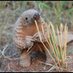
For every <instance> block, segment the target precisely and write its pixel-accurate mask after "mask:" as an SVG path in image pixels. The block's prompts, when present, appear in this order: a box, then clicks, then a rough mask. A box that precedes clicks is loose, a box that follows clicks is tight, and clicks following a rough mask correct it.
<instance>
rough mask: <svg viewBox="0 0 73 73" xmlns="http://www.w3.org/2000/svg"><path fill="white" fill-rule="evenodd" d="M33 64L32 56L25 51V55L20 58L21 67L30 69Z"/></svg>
mask: <svg viewBox="0 0 73 73" xmlns="http://www.w3.org/2000/svg"><path fill="white" fill-rule="evenodd" d="M30 64H31V59H30V55H29V54H28V53H27V52H26V51H23V53H22V54H21V56H20V65H21V66H23V67H28V66H30Z"/></svg>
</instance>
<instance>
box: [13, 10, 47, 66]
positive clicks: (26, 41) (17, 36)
mask: <svg viewBox="0 0 73 73" xmlns="http://www.w3.org/2000/svg"><path fill="white" fill-rule="evenodd" d="M35 20H36V21H37V23H38V27H39V30H40V32H41V31H42V28H41V25H43V26H44V29H45V28H46V26H45V24H44V23H45V21H42V17H41V16H40V13H39V12H38V11H37V10H35V9H29V10H26V11H24V12H23V14H22V15H21V16H20V17H19V18H18V20H17V21H16V23H15V26H14V37H13V40H14V42H15V45H16V46H17V47H18V48H19V49H21V50H22V53H21V57H20V58H21V59H22V61H20V63H21V64H22V65H23V66H25V65H24V63H25V64H27V65H29V64H30V60H31V58H33V56H34V57H35V55H39V56H40V54H41V55H42V57H44V58H45V60H46V55H43V54H42V53H40V52H41V49H42V52H43V53H44V54H45V51H44V46H43V45H42V43H41V42H40V40H39V36H35V37H34V38H32V37H33V36H34V35H35V34H36V33H37V28H36V25H35ZM41 37H42V40H43V41H44V42H45V39H44V38H43V35H42V33H41ZM35 39H36V40H35ZM28 48H31V50H32V52H31V53H29V54H27V52H26V51H27V50H28ZM40 48H41V49H40ZM25 56H26V57H25ZM24 58H25V59H24ZM39 58H41V56H40V57H39ZM26 59H28V60H27V61H26V62H27V63H26V62H24V61H25V60H26ZM28 61H29V62H28Z"/></svg>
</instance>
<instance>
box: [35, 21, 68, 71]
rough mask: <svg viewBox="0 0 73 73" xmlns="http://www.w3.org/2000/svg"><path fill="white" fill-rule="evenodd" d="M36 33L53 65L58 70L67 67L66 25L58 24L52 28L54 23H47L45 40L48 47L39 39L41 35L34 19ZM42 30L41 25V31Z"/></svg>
mask: <svg viewBox="0 0 73 73" xmlns="http://www.w3.org/2000/svg"><path fill="white" fill-rule="evenodd" d="M35 24H36V27H37V31H38V35H39V38H40V41H41V42H42V44H43V46H44V47H45V49H46V50H47V51H48V53H49V55H50V57H51V58H52V60H53V61H54V66H55V68H56V69H57V70H58V71H64V70H66V69H67V63H66V59H67V54H66V51H67V33H68V28H67V25H64V26H63V24H60V26H58V27H57V28H56V29H55V28H54V25H53V24H52V23H51V22H50V23H49V25H47V33H48V38H46V37H45V36H44V37H45V40H46V42H47V43H48V45H49V47H50V49H49V47H48V48H47V47H46V45H45V44H44V43H43V41H42V40H41V36H40V33H39V27H38V25H37V22H36V21H35ZM43 31H44V29H43V27H42V32H43Z"/></svg>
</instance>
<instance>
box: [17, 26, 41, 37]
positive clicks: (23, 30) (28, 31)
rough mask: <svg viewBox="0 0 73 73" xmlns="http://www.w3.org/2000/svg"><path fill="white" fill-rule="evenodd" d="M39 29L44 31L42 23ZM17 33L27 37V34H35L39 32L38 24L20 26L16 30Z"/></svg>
mask: <svg viewBox="0 0 73 73" xmlns="http://www.w3.org/2000/svg"><path fill="white" fill-rule="evenodd" d="M38 27H39V30H40V31H42V27H41V25H38ZM16 32H17V35H18V36H21V37H24V38H25V37H26V36H33V35H34V34H35V33H37V28H36V25H31V26H26V27H24V26H22V25H21V26H19V27H18V28H17V30H16Z"/></svg>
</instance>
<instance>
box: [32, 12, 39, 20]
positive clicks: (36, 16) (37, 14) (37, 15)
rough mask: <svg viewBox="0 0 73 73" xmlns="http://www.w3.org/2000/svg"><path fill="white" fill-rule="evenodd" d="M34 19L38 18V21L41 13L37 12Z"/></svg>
mask: <svg viewBox="0 0 73 73" xmlns="http://www.w3.org/2000/svg"><path fill="white" fill-rule="evenodd" d="M33 19H34V20H36V21H38V20H39V19H40V14H39V13H35V14H34V15H33Z"/></svg>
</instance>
